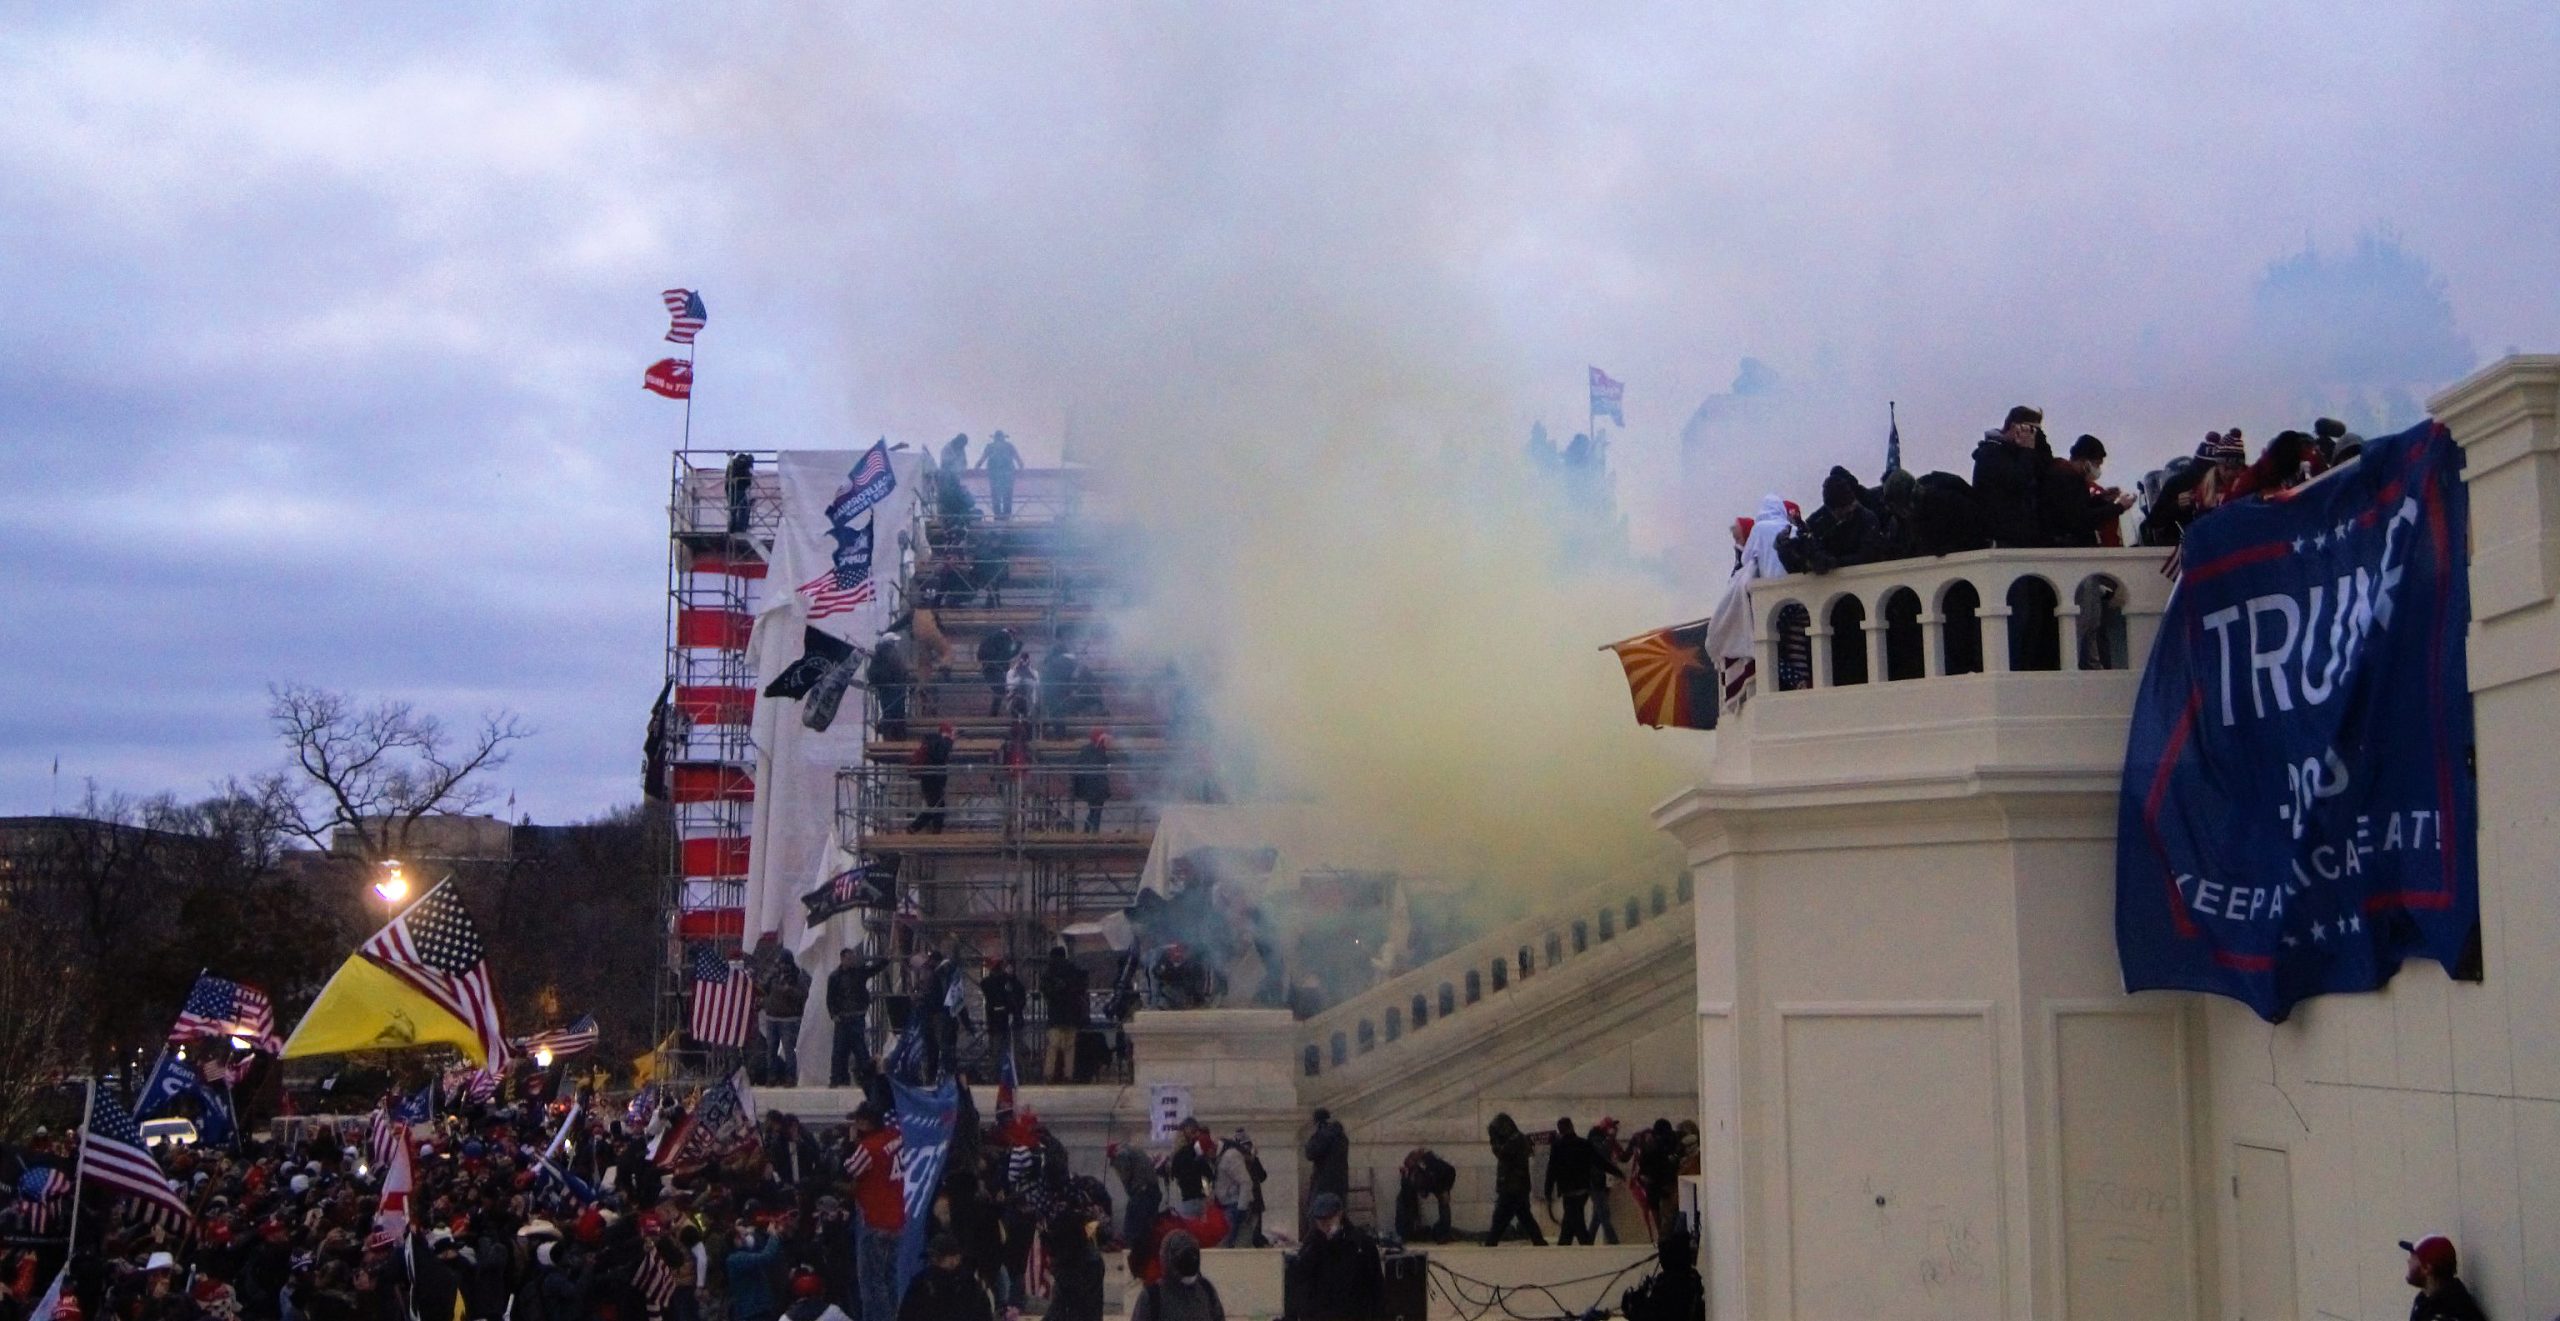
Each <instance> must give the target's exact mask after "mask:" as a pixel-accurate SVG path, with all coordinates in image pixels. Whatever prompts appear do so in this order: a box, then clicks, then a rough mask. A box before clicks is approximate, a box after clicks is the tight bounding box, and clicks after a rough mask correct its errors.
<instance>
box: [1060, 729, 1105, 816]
mask: <svg viewBox="0 0 2560 1321" xmlns="http://www.w3.org/2000/svg"><path fill="white" fill-rule="evenodd" d="M1067 787H1068V789H1069V790H1070V791H1071V792H1072V793H1073V794H1074V797H1075V800H1076V801H1077V802H1079V803H1082V804H1084V833H1086V834H1088V835H1091V834H1097V833H1099V832H1100V831H1101V830H1102V805H1103V804H1105V803H1107V802H1110V801H1111V736H1110V735H1109V734H1107V733H1104V732H1103V731H1101V730H1099V729H1097V730H1095V731H1093V737H1092V738H1089V739H1087V740H1085V745H1084V746H1083V747H1081V748H1078V749H1076V769H1075V774H1074V775H1073V776H1071V777H1069V784H1068V786H1067Z"/></svg>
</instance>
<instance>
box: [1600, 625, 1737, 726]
mask: <svg viewBox="0 0 2560 1321" xmlns="http://www.w3.org/2000/svg"><path fill="white" fill-rule="evenodd" d="M1706 643H1707V621H1706V620H1703V619H1701V620H1699V621H1697V622H1696V623H1693V624H1674V625H1672V626H1671V627H1669V628H1658V629H1655V630H1654V631H1652V632H1650V633H1645V634H1641V635H1639V636H1636V637H1632V638H1628V639H1627V640H1626V641H1624V642H1612V643H1610V644H1609V645H1608V646H1607V647H1606V648H1604V649H1603V650H1607V651H1614V652H1616V653H1618V663H1619V664H1620V665H1622V666H1624V667H1626V671H1627V695H1628V696H1629V697H1631V698H1633V699H1634V700H1635V706H1636V723H1637V724H1640V725H1650V726H1652V727H1653V728H1655V729H1662V728H1664V727H1666V726H1667V727H1669V728H1672V729H1713V728H1715V727H1716V711H1717V708H1718V706H1719V703H1718V702H1717V700H1716V676H1715V669H1714V667H1713V666H1710V665H1708V664H1707V652H1706Z"/></svg>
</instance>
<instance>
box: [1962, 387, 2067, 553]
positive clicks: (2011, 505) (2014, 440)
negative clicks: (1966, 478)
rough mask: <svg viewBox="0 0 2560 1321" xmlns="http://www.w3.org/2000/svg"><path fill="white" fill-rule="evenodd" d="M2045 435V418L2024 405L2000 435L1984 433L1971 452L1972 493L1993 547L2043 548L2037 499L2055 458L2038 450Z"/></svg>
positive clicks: (2012, 411) (2014, 411)
mask: <svg viewBox="0 0 2560 1321" xmlns="http://www.w3.org/2000/svg"><path fill="white" fill-rule="evenodd" d="M2043 435H2044V414H2043V413H2042V412H2040V411H2038V410H2036V409H2033V408H2029V407H2028V406H2026V405H2025V404H2020V405H2018V406H2017V407H2015V408H2012V409H2010V410H2009V417H2008V420H2007V421H2005V422H2002V423H2001V424H2000V429H1999V430H1998V431H1986V432H1984V433H1982V443H1981V444H1979V445H1976V446H1974V447H1973V492H1974V495H1975V496H1976V497H1977V498H1979V499H1980V500H1981V502H1982V516H1983V520H1984V521H1985V523H1987V524H1988V525H1989V528H1988V530H1989V531H1990V533H1991V544H1992V545H1994V546H2036V545H2041V544H2042V543H2043V516H2042V514H2041V512H2040V507H2041V502H2040V500H2039V498H2038V497H2039V494H2040V493H2041V491H2042V489H2043V485H2044V471H2045V468H2046V466H2047V462H2048V460H2049V459H2050V457H2051V455H2050V453H2049V452H2043V451H2040V450H2039V449H2038V447H2037V442H2038V441H2039V440H2041V439H2042V438H2043Z"/></svg>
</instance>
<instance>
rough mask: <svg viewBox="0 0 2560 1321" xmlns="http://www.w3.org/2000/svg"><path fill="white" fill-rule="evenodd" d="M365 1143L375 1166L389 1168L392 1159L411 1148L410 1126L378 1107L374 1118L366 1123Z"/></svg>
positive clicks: (378, 1168)
mask: <svg viewBox="0 0 2560 1321" xmlns="http://www.w3.org/2000/svg"><path fill="white" fill-rule="evenodd" d="M364 1145H365V1153H366V1155H367V1156H368V1157H369V1158H370V1159H371V1160H372V1161H373V1167H374V1168H375V1169H377V1170H388V1169H390V1168H391V1162H392V1160H393V1159H394V1158H396V1157H398V1156H399V1154H400V1153H401V1152H403V1151H406V1150H408V1149H409V1126H408V1125H407V1124H404V1123H402V1122H401V1121H400V1120H399V1119H398V1118H397V1117H395V1116H393V1115H391V1114H389V1113H388V1112H386V1111H384V1110H380V1109H376V1110H375V1111H374V1112H373V1118H372V1120H371V1121H369V1122H368V1123H367V1124H366V1125H365V1131H364Z"/></svg>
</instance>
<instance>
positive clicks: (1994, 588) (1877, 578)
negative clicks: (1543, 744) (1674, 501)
mask: <svg viewBox="0 0 2560 1321" xmlns="http://www.w3.org/2000/svg"><path fill="white" fill-rule="evenodd" d="M2168 555H2169V552H2167V551H2165V550H2162V549H2160V548H2158V547H2139V548H2126V549H2113V548H2110V549H2094V548H2093V549H2087V550H1977V551H1967V552H1965V553H1963V554H1961V555H1947V556H1941V557H1937V558H1921V559H1908V560H1891V561H1887V562H1885V563H1882V564H1862V565H1858V566H1856V567H1854V568H1847V569H1840V570H1836V571H1834V572H1831V573H1826V574H1804V573H1795V574H1787V575H1785V576H1784V577H1779V578H1770V579H1765V580H1763V581H1761V582H1758V583H1755V584H1753V585H1752V588H1751V608H1752V612H1753V615H1754V617H1755V622H1756V624H1757V626H1758V627H1757V630H1756V636H1757V645H1758V647H1759V676H1760V678H1759V685H1760V691H1762V692H1764V693H1765V692H1770V691H1774V690H1781V689H1787V688H1802V687H1812V688H1845V687H1850V686H1852V685H1857V684H1865V683H1872V682H1896V681H1905V680H1914V679H1940V678H1949V677H1953V676H1957V675H1964V674H1982V673H1989V674H2007V673H2022V672H2031V671H2039V670H2058V671H2072V670H2082V669H2089V670H2115V669H2127V668H2131V667H2133V666H2135V665H2138V664H2139V663H2140V661H2141V658H2142V657H2144V656H2145V655H2147V654H2148V653H2149V652H2150V649H2151V638H2152V634H2153V632H2154V631H2155V630H2156V629H2157V628H2158V626H2159V620H2160V612H2161V610H2162V609H2164V608H2165V607H2166V606H2167V605H2168V601H2169V586H2170V583H2169V579H2167V578H2166V577H2164V576H2162V574H2161V572H2160V570H2161V565H2162V563H2163V562H2164V561H2165V560H2166V559H2167V558H2168ZM1790 653H1792V654H1790ZM1808 658H1809V660H1810V665H1809V671H1810V673H1809V676H1807V675H1799V674H1798V673H1795V672H1794V671H1796V670H1797V669H1798V668H1799V667H1801V666H1802V665H1803V663H1804V662H1805V661H1806V660H1807V659H1808ZM1782 662H1786V663H1785V664H1783V665H1782ZM1806 677H1809V679H1810V682H1809V683H1806V682H1801V681H1799V680H1800V679H1802V678H1806Z"/></svg>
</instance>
